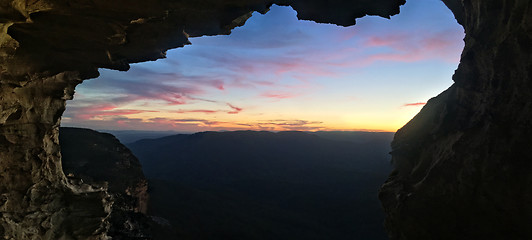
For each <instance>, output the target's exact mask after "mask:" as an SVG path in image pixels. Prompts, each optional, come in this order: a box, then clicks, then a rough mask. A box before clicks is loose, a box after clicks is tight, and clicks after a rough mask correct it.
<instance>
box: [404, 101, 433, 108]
mask: <svg viewBox="0 0 532 240" xmlns="http://www.w3.org/2000/svg"><path fill="white" fill-rule="evenodd" d="M425 104H427V103H426V102H417V103H406V104H403V107H417V106H424V105H425Z"/></svg>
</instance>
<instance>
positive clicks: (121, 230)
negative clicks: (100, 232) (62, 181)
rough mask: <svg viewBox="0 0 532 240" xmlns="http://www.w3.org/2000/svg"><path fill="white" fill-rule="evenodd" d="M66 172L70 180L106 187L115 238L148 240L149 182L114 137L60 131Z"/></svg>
mask: <svg viewBox="0 0 532 240" xmlns="http://www.w3.org/2000/svg"><path fill="white" fill-rule="evenodd" d="M60 143H61V154H62V156H63V170H64V172H65V174H66V175H67V178H68V179H70V180H71V181H77V182H83V183H88V184H91V185H95V184H105V185H106V186H107V188H108V192H109V194H110V196H111V199H112V201H113V205H112V208H111V215H110V218H109V223H110V228H109V231H108V235H109V237H112V239H149V238H150V237H151V235H150V231H149V225H150V221H149V218H148V217H147V216H146V215H145V213H146V210H147V206H148V199H149V197H148V192H147V191H148V183H147V180H146V178H145V177H144V174H143V173H142V168H141V165H140V163H139V161H138V160H137V158H136V157H135V156H133V154H132V153H131V152H130V151H129V149H127V148H126V147H125V146H124V145H122V144H121V143H120V142H119V141H118V140H117V139H116V138H115V137H114V136H113V135H111V134H107V133H100V132H96V131H93V130H89V129H81V128H61V129H60Z"/></svg>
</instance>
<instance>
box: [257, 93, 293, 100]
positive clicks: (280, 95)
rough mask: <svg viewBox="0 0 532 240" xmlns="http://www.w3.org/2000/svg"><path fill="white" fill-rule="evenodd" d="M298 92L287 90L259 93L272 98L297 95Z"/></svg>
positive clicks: (285, 97) (286, 97)
mask: <svg viewBox="0 0 532 240" xmlns="http://www.w3.org/2000/svg"><path fill="white" fill-rule="evenodd" d="M298 95H299V94H294V93H289V92H266V93H263V94H261V96H262V97H267V98H274V99H288V98H294V97H297V96H298Z"/></svg>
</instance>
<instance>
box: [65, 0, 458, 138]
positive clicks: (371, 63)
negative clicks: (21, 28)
mask: <svg viewBox="0 0 532 240" xmlns="http://www.w3.org/2000/svg"><path fill="white" fill-rule="evenodd" d="M463 36H464V33H463V29H462V28H461V27H460V26H459V25H458V24H457V23H456V21H455V20H454V18H453V16H452V13H451V12H450V10H448V9H447V8H446V7H445V5H444V4H443V3H442V2H441V1H440V0H409V1H407V4H406V5H405V6H403V7H402V8H401V14H399V15H396V16H394V17H392V18H391V20H388V19H384V18H378V17H365V18H362V19H359V20H358V21H357V25H356V26H352V27H347V28H345V27H338V26H335V25H330V24H317V23H314V22H310V21H299V20H297V18H296V12H295V11H293V10H292V9H291V8H289V7H279V6H273V7H272V8H271V10H270V11H269V12H268V13H267V14H265V15H261V14H259V13H254V14H253V17H252V18H250V19H249V20H248V22H247V23H246V25H245V26H243V27H239V28H237V29H234V30H233V33H232V34H231V35H229V36H214V37H201V38H192V39H190V41H191V43H192V45H188V46H186V47H184V48H180V49H174V50H170V51H168V54H167V59H162V60H158V61H155V62H148V63H140V64H133V65H132V66H131V70H129V71H128V72H118V71H111V70H105V69H100V73H101V76H100V77H99V78H98V79H93V80H87V81H85V82H84V83H83V84H81V85H79V86H78V87H77V89H76V95H75V99H74V100H73V101H68V103H67V111H66V112H65V114H64V116H63V120H62V122H63V123H62V125H63V126H77V127H88V128H93V129H100V130H152V131H155V130H157V131H163V130H174V131H181V132H197V131H206V130H240V129H252V130H274V131H277V130H309V131H314V130H371V131H396V130H397V129H398V128H400V127H401V126H403V125H404V124H405V123H406V122H408V120H410V119H411V118H412V117H413V116H414V115H415V114H416V113H417V112H419V110H420V109H421V107H422V106H423V104H424V103H425V102H426V101H427V100H428V99H429V98H431V97H434V96H436V95H437V94H439V93H440V92H442V91H443V90H445V89H446V88H448V87H449V86H450V85H451V84H452V80H451V76H452V74H453V72H454V70H455V69H456V67H457V65H458V62H459V58H460V53H461V50H462V48H463V41H462V39H463Z"/></svg>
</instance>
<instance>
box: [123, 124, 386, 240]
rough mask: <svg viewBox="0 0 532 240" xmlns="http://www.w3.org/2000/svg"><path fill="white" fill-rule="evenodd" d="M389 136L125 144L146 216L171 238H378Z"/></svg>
mask: <svg viewBox="0 0 532 240" xmlns="http://www.w3.org/2000/svg"><path fill="white" fill-rule="evenodd" d="M320 134H321V136H320ZM349 134H352V136H348V135H349ZM323 135H327V136H323ZM392 137H393V134H392V133H358V134H357V133H340V134H339V133H319V132H318V133H309V132H277V133H273V132H257V131H235V132H201V133H195V134H178V135H173V136H167V137H163V138H158V139H145V140H140V141H137V142H134V143H131V144H128V145H127V146H128V147H129V148H130V149H131V150H132V152H133V153H134V154H135V155H136V156H137V157H138V158H139V160H140V161H141V163H142V165H143V169H144V173H145V174H146V177H147V178H148V179H149V181H150V186H151V187H153V188H152V189H151V190H150V196H151V203H150V207H149V214H151V215H156V216H159V217H162V218H164V219H167V220H169V222H170V223H171V224H172V225H173V226H174V228H175V236H176V238H177V237H180V238H181V239H209V240H216V239H331V240H332V239H335V240H336V239H386V234H385V232H384V228H383V227H382V222H383V220H384V215H383V213H382V211H381V209H380V203H379V201H378V199H377V193H378V189H379V187H380V185H381V184H382V182H383V181H384V180H385V179H386V177H387V175H388V174H389V172H390V171H391V165H390V162H389V156H388V152H389V151H390V147H389V142H390V141H391V139H392Z"/></svg>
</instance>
